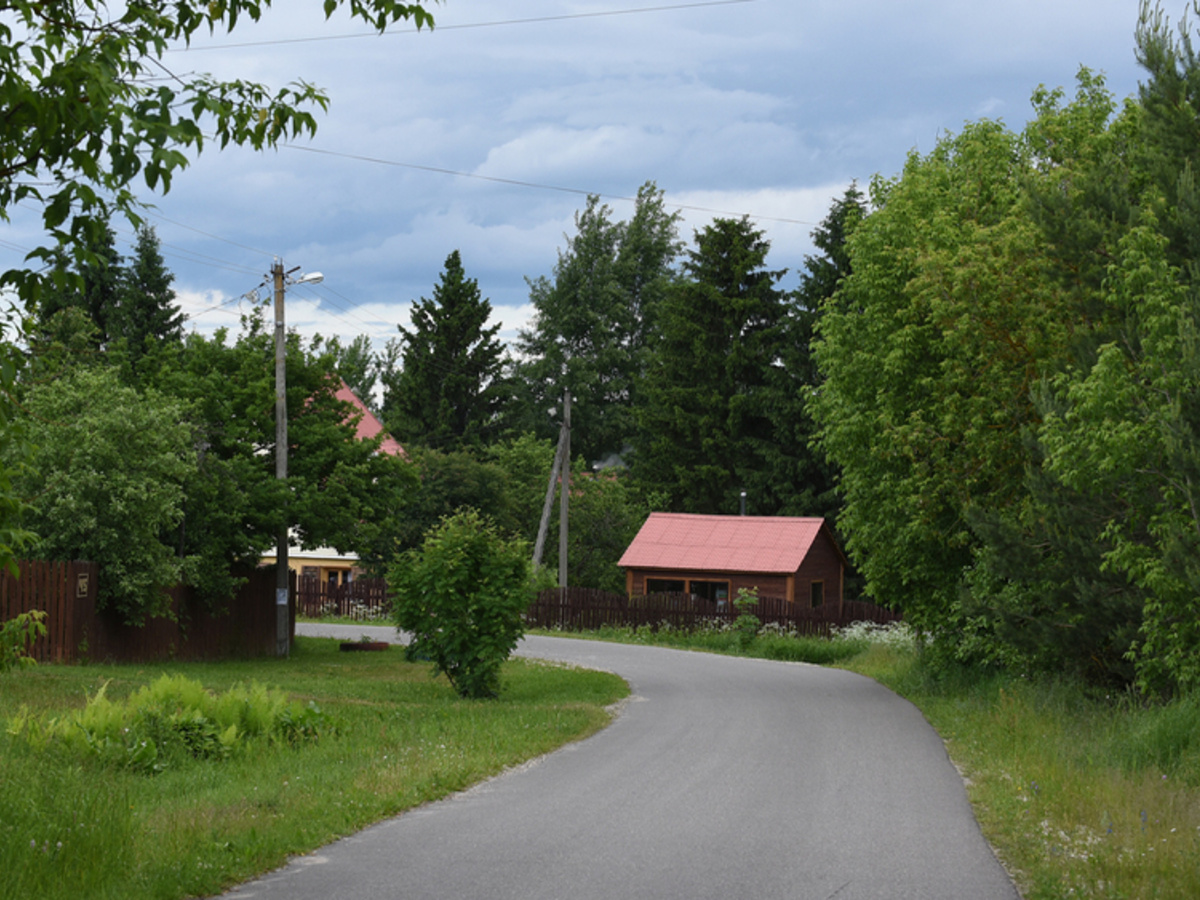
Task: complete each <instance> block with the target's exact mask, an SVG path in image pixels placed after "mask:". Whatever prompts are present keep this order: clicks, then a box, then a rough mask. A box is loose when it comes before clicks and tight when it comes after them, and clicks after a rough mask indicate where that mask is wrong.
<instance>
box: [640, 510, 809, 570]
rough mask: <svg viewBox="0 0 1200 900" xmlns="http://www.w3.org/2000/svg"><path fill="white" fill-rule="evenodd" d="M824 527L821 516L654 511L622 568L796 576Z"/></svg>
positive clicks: (643, 526)
mask: <svg viewBox="0 0 1200 900" xmlns="http://www.w3.org/2000/svg"><path fill="white" fill-rule="evenodd" d="M824 525H825V520H824V519H822V518H798V517H788V516H700V515H692V514H689V513H651V514H650V517H649V518H648V519H646V522H645V524H643V525H642V528H641V530H640V531H639V532H638V533H637V537H635V538H634V539H633V543H631V544H630V545H629V547H628V548H627V549H626V550H625V553H624V554H623V555H622V556H621V560H620V562H619V565H620V566H622V567H623V568H626V569H687V570H689V571H693V572H694V571H714V572H717V571H719V572H771V573H785V574H792V573H794V572H795V571H796V570H797V569H799V568H800V563H802V562H803V561H804V557H805V555H806V554H807V553H808V550H809V548H810V547H811V546H812V544H813V541H815V540H816V538H817V535H818V534H819V533H820V531H821V528H822V527H824Z"/></svg>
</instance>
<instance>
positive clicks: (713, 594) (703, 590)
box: [688, 581, 729, 603]
mask: <svg viewBox="0 0 1200 900" xmlns="http://www.w3.org/2000/svg"><path fill="white" fill-rule="evenodd" d="M688 590H689V592H690V593H691V594H692V595H693V596H695V597H703V598H704V599H705V600H712V601H715V602H717V603H720V602H723V601H725V600H728V599H729V582H728V581H693V582H691V583H690V585H689V586H688Z"/></svg>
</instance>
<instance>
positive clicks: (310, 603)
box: [296, 578, 392, 622]
mask: <svg viewBox="0 0 1200 900" xmlns="http://www.w3.org/2000/svg"><path fill="white" fill-rule="evenodd" d="M391 609H392V606H391V602H390V600H389V599H388V591H387V581H385V580H384V579H382V578H359V579H357V580H356V581H352V582H350V583H349V584H341V585H329V584H326V583H324V582H322V581H321V580H320V579H318V578H301V579H300V581H299V583H298V585H297V588H296V610H297V612H298V613H299V614H300V615H302V616H307V617H309V618H312V619H321V618H325V617H328V616H338V617H339V618H343V619H356V620H359V621H364V622H366V621H372V620H377V619H386V618H388V617H389V616H390V615H391Z"/></svg>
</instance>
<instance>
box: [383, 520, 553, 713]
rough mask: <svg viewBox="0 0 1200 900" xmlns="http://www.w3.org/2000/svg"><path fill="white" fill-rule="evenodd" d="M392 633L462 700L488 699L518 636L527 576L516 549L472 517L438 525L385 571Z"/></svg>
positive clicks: (521, 547)
mask: <svg viewBox="0 0 1200 900" xmlns="http://www.w3.org/2000/svg"><path fill="white" fill-rule="evenodd" d="M388 584H389V587H390V588H391V591H392V596H393V610H394V613H395V621H396V625H397V626H398V627H399V628H401V629H403V630H404V631H407V632H409V633H410V634H411V635H412V638H411V641H412V642H411V644H410V651H411V653H412V654H414V655H415V656H416V657H417V658H420V657H426V658H428V659H429V660H430V661H432V662H433V666H434V669H435V670H436V671H438V672H441V673H443V674H444V675H445V676H446V677H447V678H448V679H450V684H451V685H452V686H453V687H454V689H455V690H456V691H457V692H458V693H459V695H460V696H462V697H470V698H483V697H495V696H497V695H498V694H499V691H500V665H501V663H503V662H504V660H506V659H507V658H508V656H509V654H510V653H512V651H513V650H514V649H515V648H516V646H517V642H518V641H519V640H520V639H521V636H522V635H523V634H524V631H525V627H524V621H523V615H524V613H525V611H526V610H527V609H528V608H529V604H530V603H531V602H532V601H533V596H534V591H533V573H532V563H531V562H530V558H529V550H528V547H527V545H526V544H525V542H524V541H521V540H516V539H511V540H510V539H506V538H505V537H503V536H502V535H501V534H500V533H499V532H498V531H497V530H496V528H495V526H494V525H492V524H491V523H490V522H489V521H487V520H486V519H485V518H484V517H482V516H481V515H480V514H479V513H478V512H476V511H475V510H472V509H467V510H461V511H459V512H458V513H455V514H454V515H453V516H450V517H448V518H445V519H443V520H442V522H441V524H439V525H438V526H437V527H436V528H434V529H432V530H431V531H430V532H429V533H428V534H427V535H426V537H425V541H424V544H423V546H422V547H421V549H420V550H419V551H409V552H408V553H406V554H404V556H402V557H401V558H400V559H399V560H397V562H396V563H395V564H394V565H393V566H392V567H391V570H390V572H389V574H388Z"/></svg>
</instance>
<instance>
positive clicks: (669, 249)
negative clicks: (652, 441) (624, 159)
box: [517, 182, 680, 462]
mask: <svg viewBox="0 0 1200 900" xmlns="http://www.w3.org/2000/svg"><path fill="white" fill-rule="evenodd" d="M678 219H679V216H678V214H677V213H668V212H667V211H666V208H665V206H664V203H663V198H662V192H661V191H660V190H659V189H658V188H657V187H656V186H655V185H654V184H653V183H652V182H647V183H646V184H644V185H643V186H642V187H641V188H640V189H639V190H638V195H637V205H636V207H635V209H634V213H633V216H632V217H631V218H630V219H629V220H628V221H626V222H614V221H613V220H612V210H610V209H609V207H608V206H606V205H604V204H602V203H601V202H600V198H599V197H597V196H595V195H593V196H590V197H589V198H588V202H587V206H586V208H585V209H583V210H582V211H581V212H579V213H577V214H576V216H575V234H574V235H573V236H570V237H568V238H567V247H566V249H565V250H562V251H559V254H558V262H557V263H556V265H555V266H554V275H553V278H546V277H544V276H543V277H540V278H536V279H533V280H531V281H530V282H529V296H530V301H531V302H532V303H533V306H534V308H535V310H536V312H535V315H534V320H533V323H532V326H531V327H530V329H528V330H526V331H522V332H521V334H520V337H519V339H518V341H517V348H518V350H519V352H520V355H521V356H522V357H523V358H524V359H525V360H526V361H525V362H524V363H522V364H521V365H520V366H519V367H518V371H519V378H520V381H521V383H522V384H523V386H524V387H525V389H526V391H527V392H528V397H527V402H528V406H529V408H530V410H531V412H530V416H529V421H530V424H531V425H532V427H533V429H534V431H535V433H536V434H538V436H539V437H553V436H554V433H555V432H556V430H557V426H556V425H555V424H554V423H553V422H552V421H551V420H550V419H548V418H547V417H546V416H545V410H546V409H548V408H550V407H552V406H555V405H556V404H558V403H559V402H560V400H561V397H562V393H563V390H564V389H569V390H570V391H571V396H572V398H573V401H572V413H571V446H572V450H573V451H575V452H576V453H578V454H579V455H581V456H583V457H584V458H585V459H587V460H589V462H599V461H601V460H603V459H605V458H606V457H610V456H613V455H620V454H622V453H623V452H624V451H625V450H626V448H627V446H628V445H630V444H631V443H632V441H633V435H634V432H635V429H636V426H635V423H634V413H633V410H634V407H635V406H636V404H637V391H638V386H639V381H640V377H641V375H642V373H643V371H644V370H645V368H646V365H647V363H648V355H647V354H648V352H649V351H648V347H649V344H650V342H651V339H652V336H653V334H654V333H655V328H656V327H657V310H658V308H659V306H660V305H661V303H662V299H663V296H664V295H665V292H666V290H667V287H668V285H669V284H670V283H671V281H672V279H673V269H672V266H673V263H674V260H675V257H676V256H677V254H678V253H679V249H680V245H679V241H678V239H677V237H676V227H677V223H678Z"/></svg>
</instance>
